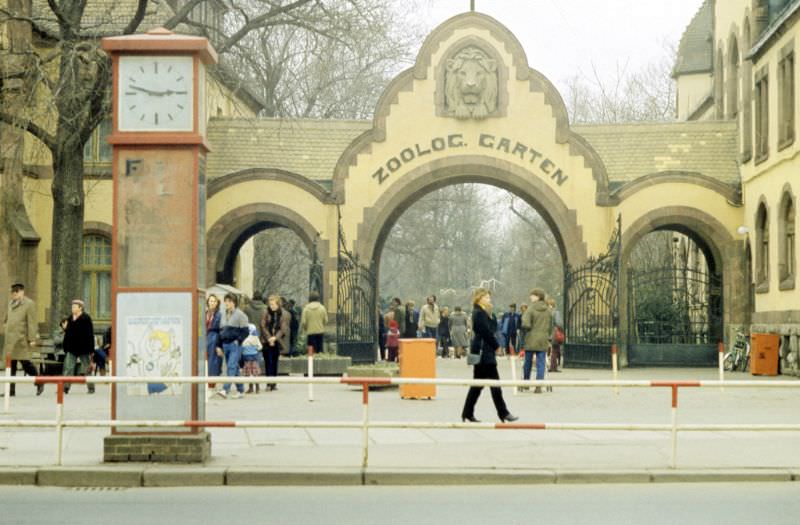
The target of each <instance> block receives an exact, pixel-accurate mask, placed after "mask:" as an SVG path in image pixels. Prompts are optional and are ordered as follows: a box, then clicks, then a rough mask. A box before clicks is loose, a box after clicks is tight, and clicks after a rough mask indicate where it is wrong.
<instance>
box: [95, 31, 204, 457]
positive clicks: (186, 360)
mask: <svg viewBox="0 0 800 525" xmlns="http://www.w3.org/2000/svg"><path fill="white" fill-rule="evenodd" d="M102 47H103V49H104V50H105V51H106V52H108V53H109V54H110V55H111V58H112V67H113V131H112V134H111V136H110V137H109V139H108V141H109V143H110V144H112V145H113V148H114V154H113V177H114V197H113V199H114V202H113V239H112V301H113V302H112V317H113V330H114V337H113V347H112V355H113V363H114V371H113V372H114V374H115V375H116V376H118V377H125V378H160V379H162V380H163V382H161V381H157V382H151V383H120V384H115V385H114V388H113V389H112V401H111V418H112V419H113V420H119V421H160V422H162V424H164V425H165V426H158V427H152V426H150V427H142V426H138V427H137V426H135V425H124V424H120V425H118V426H116V427H113V428H112V430H111V435H110V436H108V437H106V439H105V443H104V460H105V461H159V462H165V461H167V462H168V461H175V462H182V463H185V462H200V461H205V460H206V459H207V458H208V456H209V455H210V450H211V441H210V436H209V434H208V433H207V432H201V431H200V430H201V429H200V427H198V426H197V423H196V422H197V421H199V420H200V419H201V418H202V417H203V415H204V414H205V401H206V396H205V389H206V386H205V384H178V383H170V382H169V381H168V379H169V378H171V377H180V376H197V375H205V367H204V363H205V348H206V345H205V323H204V315H203V310H204V308H203V305H204V300H205V291H204V289H203V288H204V287H205V282H206V281H205V271H206V270H205V261H206V254H205V203H206V182H205V157H206V153H207V152H208V150H209V148H208V145H207V143H206V140H205V120H206V117H205V115H204V111H203V108H204V98H205V97H204V86H205V67H206V66H207V65H209V64H214V63H216V60H217V57H216V52H215V51H214V49H213V48H212V47H211V45H210V44H209V43H208V40H207V39H205V38H201V37H193V36H185V35H176V34H173V33H171V32H170V31H167V30H166V29H155V30H153V31H150V32H148V33H146V34H139V35H129V36H121V37H109V38H104V39H103V40H102Z"/></svg>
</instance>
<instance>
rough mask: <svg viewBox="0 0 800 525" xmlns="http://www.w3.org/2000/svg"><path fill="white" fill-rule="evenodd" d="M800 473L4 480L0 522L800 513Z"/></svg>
mask: <svg viewBox="0 0 800 525" xmlns="http://www.w3.org/2000/svg"><path fill="white" fill-rule="evenodd" d="M798 516H800V483H797V482H795V483H716V484H710V483H687V484H645V485H624V484H618V485H527V486H526V485H517V486H485V487H481V486H466V487H465V486H460V487H430V486H423V487H342V488H338V487H325V488H319V487H243V488H235V487H215V488H170V489H164V488H161V489H75V488H73V489H60V488H48V487H3V488H2V490H0V523H2V524H4V525H17V524H39V523H47V524H49V523H58V524H64V525H69V524H80V525H91V524H94V523H98V524H99V523H103V524H108V523H113V524H114V525H127V524H136V525H141V524H159V523H170V524H177V523H191V524H206V523H211V524H214V525H222V524H228V523H238V524H243V525H255V524H291V525H306V524H313V525H321V524H339V523H342V524H348V525H352V524H374V523H382V524H394V523H397V524H404V525H406V524H413V525H426V524H435V525H443V524H454V523H455V524H458V525H466V524H471V523H480V524H487V523H497V524H500V523H502V524H504V525H511V524H526V525H528V524H530V523H545V524H547V525H555V524H562V523H563V524H570V525H579V524H584V523H585V524H592V525H600V524H614V525H624V524H629V523H646V524H647V525H660V524H673V523H674V524H680V525H689V524H715V523H725V524H726V525H737V524H747V525H752V524H754V523H768V524H770V525H781V524H791V525H796V524H797V523H798Z"/></svg>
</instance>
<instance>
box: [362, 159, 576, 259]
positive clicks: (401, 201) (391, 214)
mask: <svg viewBox="0 0 800 525" xmlns="http://www.w3.org/2000/svg"><path fill="white" fill-rule="evenodd" d="M463 183H483V184H489V185H492V186H496V187H498V188H501V189H504V190H507V191H509V192H511V193H513V194H514V195H516V196H518V197H520V198H521V199H523V200H524V201H525V202H526V203H528V204H529V205H530V206H532V207H533V208H534V209H536V211H538V212H539V214H540V215H541V216H542V218H543V219H544V220H545V221H546V222H547V224H548V226H550V229H551V231H552V232H553V235H554V236H555V238H556V242H557V243H558V248H559V253H560V254H561V258H562V263H563V264H570V265H573V266H575V265H579V264H581V263H582V262H583V261H585V260H586V258H587V248H586V244H585V242H584V241H583V234H582V229H581V227H580V225H579V224H578V221H577V216H576V213H575V211H574V210H569V209H567V207H566V206H565V205H564V202H563V200H562V199H561V198H560V197H559V196H558V195H557V194H556V193H555V192H554V191H553V190H552V189H551V188H550V187H548V186H547V184H546V183H544V182H543V181H542V179H540V178H537V177H532V176H531V174H530V173H529V172H526V171H525V170H523V169H521V168H519V167H517V166H515V165H513V164H511V163H507V162H504V161H501V160H498V159H494V158H491V157H481V156H472V155H464V156H454V157H449V158H446V159H442V160H441V161H437V162H431V163H429V164H426V165H424V166H420V167H419V168H417V169H415V170H412V171H410V172H409V173H407V174H406V175H405V176H404V177H403V178H402V180H401V181H398V182H397V183H395V185H394V187H393V191H391V192H386V193H384V194H383V196H381V198H380V199H378V200H377V201H376V203H375V205H374V206H372V207H370V208H366V209H365V210H364V221H363V222H362V223H361V225H360V226H359V228H358V240H357V243H356V249H357V251H358V253H360V254H363V256H365V258H366V259H367V260H369V261H373V262H377V261H379V260H380V256H381V252H382V250H383V245H384V243H385V241H386V237H387V236H388V235H389V232H390V230H391V228H392V226H393V225H394V224H395V222H397V219H398V218H399V217H400V216H401V215H402V214H403V212H405V211H406V210H407V209H408V207H409V206H411V205H412V204H413V203H414V202H416V201H417V200H419V199H420V197H422V196H423V195H426V194H428V193H430V192H431V191H434V190H437V189H439V188H443V187H445V186H451V185H454V184H463Z"/></svg>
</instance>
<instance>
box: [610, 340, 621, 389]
mask: <svg viewBox="0 0 800 525" xmlns="http://www.w3.org/2000/svg"><path fill="white" fill-rule="evenodd" d="M611 376H612V378H613V379H614V381H616V380H617V378H618V377H619V367H618V361H617V343H613V344H612V345H611ZM614 393H615V394H616V395H619V387H618V386H614Z"/></svg>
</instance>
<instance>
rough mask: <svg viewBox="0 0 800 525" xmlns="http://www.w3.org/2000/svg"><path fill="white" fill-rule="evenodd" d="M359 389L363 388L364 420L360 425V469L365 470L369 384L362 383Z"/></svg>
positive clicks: (367, 449)
mask: <svg viewBox="0 0 800 525" xmlns="http://www.w3.org/2000/svg"><path fill="white" fill-rule="evenodd" d="M361 387H362V388H363V394H362V403H363V404H364V419H363V423H362V432H363V440H364V442H363V449H364V453H363V455H362V457H361V468H363V469H366V468H367V463H368V459H369V383H367V382H366V381H364V382H363V383H362V384H361Z"/></svg>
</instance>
